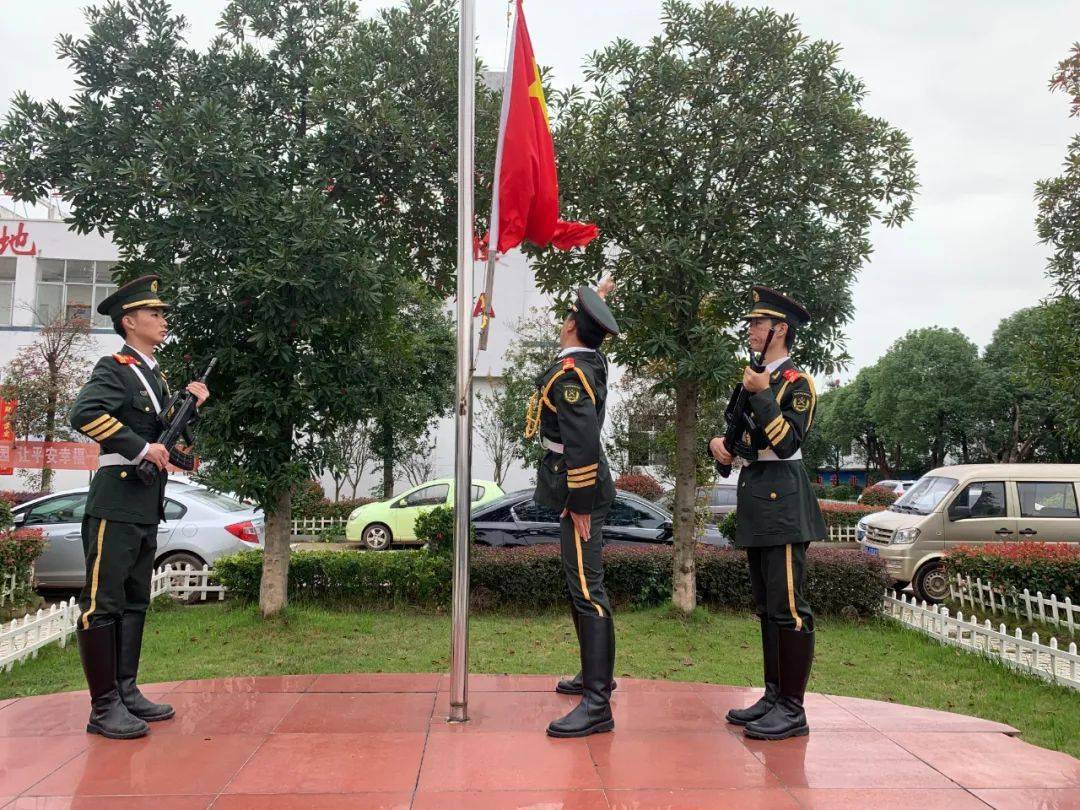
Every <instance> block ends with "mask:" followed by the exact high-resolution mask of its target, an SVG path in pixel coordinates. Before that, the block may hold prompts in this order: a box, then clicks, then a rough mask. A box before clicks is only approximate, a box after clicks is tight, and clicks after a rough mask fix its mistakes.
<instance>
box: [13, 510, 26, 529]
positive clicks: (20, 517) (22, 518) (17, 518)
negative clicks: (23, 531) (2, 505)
mask: <svg viewBox="0 0 1080 810" xmlns="http://www.w3.org/2000/svg"><path fill="white" fill-rule="evenodd" d="M11 522H12V523H14V524H15V525H16V526H22V525H23V524H24V523H26V512H19V514H17V515H14V516H12V521H11Z"/></svg>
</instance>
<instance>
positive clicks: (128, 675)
mask: <svg viewBox="0 0 1080 810" xmlns="http://www.w3.org/2000/svg"><path fill="white" fill-rule="evenodd" d="M145 625H146V614H145V613H125V614H124V615H123V616H122V617H121V619H120V621H118V622H117V623H116V688H117V689H118V690H119V692H120V699H121V700H122V701H123V702H124V705H125V706H126V707H127V710H128V711H129V712H131V713H132V714H133V715H135V716H136V717H138V718H139V719H140V720H145V721H146V722H148V723H154V722H156V721H158V720H168V719H169V718H170V717H172V716H173V715H174V714H176V712H174V711H173V707H172V706H170V705H169V704H168V703H154V702H152V701H150V700H147V699H146V697H145V696H144V695H143V693H142V692H140V691H139V687H138V686H136V685H135V678H136V677H137V676H138V674H139V656H140V655H141V654H142V637H143V627H144V626H145Z"/></svg>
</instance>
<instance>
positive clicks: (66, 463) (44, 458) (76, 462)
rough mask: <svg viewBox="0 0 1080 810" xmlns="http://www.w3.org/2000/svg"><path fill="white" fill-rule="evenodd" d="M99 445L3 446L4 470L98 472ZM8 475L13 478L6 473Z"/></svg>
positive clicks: (0, 446)
mask: <svg viewBox="0 0 1080 810" xmlns="http://www.w3.org/2000/svg"><path fill="white" fill-rule="evenodd" d="M97 459H98V446H97V445H96V444H84V443H82V442H4V443H0V467H2V468H4V469H5V470H6V469H10V468H12V467H20V468H22V469H31V470H40V469H41V468H42V467H50V468H52V469H54V470H96V469H97ZM3 474H4V475H11V473H10V472H4V473H3Z"/></svg>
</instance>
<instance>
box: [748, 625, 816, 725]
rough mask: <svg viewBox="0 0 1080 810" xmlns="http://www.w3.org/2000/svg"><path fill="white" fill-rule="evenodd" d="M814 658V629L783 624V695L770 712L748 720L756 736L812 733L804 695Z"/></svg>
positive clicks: (781, 661) (781, 666)
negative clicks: (808, 629)
mask: <svg viewBox="0 0 1080 810" xmlns="http://www.w3.org/2000/svg"><path fill="white" fill-rule="evenodd" d="M813 661H814V633H813V631H810V632H806V633H804V632H803V631H801V630H794V629H789V628H786V627H782V628H780V697H779V698H778V699H777V701H776V704H775V705H774V706H773V707H772V709H770V710H769V713H768V714H766V715H765V716H764V717H762V718H761V719H760V720H755V721H753V722H752V723H747V724H746V732H745V733H746V736H747V737H752V738H753V739H755V740H785V739H787V738H788V737H803V736H805V735H807V734H809V733H810V726H809V725H808V724H807V722H806V711H805V709H804V708H803V698H804V697H805V696H806V684H807V682H808V681H809V680H810V667H811V665H812V664H813Z"/></svg>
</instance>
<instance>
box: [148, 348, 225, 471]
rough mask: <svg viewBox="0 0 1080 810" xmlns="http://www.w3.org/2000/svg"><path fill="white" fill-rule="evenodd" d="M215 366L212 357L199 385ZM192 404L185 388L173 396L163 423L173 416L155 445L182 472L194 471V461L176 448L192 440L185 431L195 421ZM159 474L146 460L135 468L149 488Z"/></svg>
mask: <svg viewBox="0 0 1080 810" xmlns="http://www.w3.org/2000/svg"><path fill="white" fill-rule="evenodd" d="M215 365H217V358H216V357H213V358H211V359H210V365H208V366H207V367H206V371H205V372H203V375H202V376H201V377H200V378H199V382H201V383H203V384H205V383H206V380H207V379H208V378H209V377H210V372H211V371H213V370H214V366H215ZM195 404H196V400H195V395H194V394H192V393H191V392H190V391H188V390H187V389H186V388H185V389H184V390H183V391H178V392H176V393H175V394H174V395H173V397H172V399H170V400H169V401H168V402H167V403H166V404H165V407H164V408H162V410H161V419H162V421H163V422H164V421H165V420H166V419H168V416H167V414H169V413H170V412H171V413H172V414H173V416H172V418H171V419H168V422H167V423H165V429H164V430H163V431H162V432H161V435H160V436H158V444H163V445H165V449H166V450H168V451H169V463H170V464H172V465H173V466H174V467H178V468H179V469H181V470H193V469H195V457H194V456H192V455H191V454H189V453H185V452H183V451H182V450H180V449H179V448H178V447H177V446H176V444H177V442H179V441H180V439H181V438H186V439H187V440H188V441H189V442H190V440H191V436H190V432H189V431H188V427H189V426H190V424H191V420H192V419H193V418H194V417H195ZM158 472H159V470H158V468H157V465H155V464H154V463H153V462H152V461H148V460H147V459H145V458H144V459H143V460H142V461H140V462H139V466H138V467H136V468H135V473H136V475H138V476H139V480H140V481H142V482H143V483H144V484H146V485H148V486H149V485H150V484H153V483H155V482H156V481H157V476H158Z"/></svg>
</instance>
